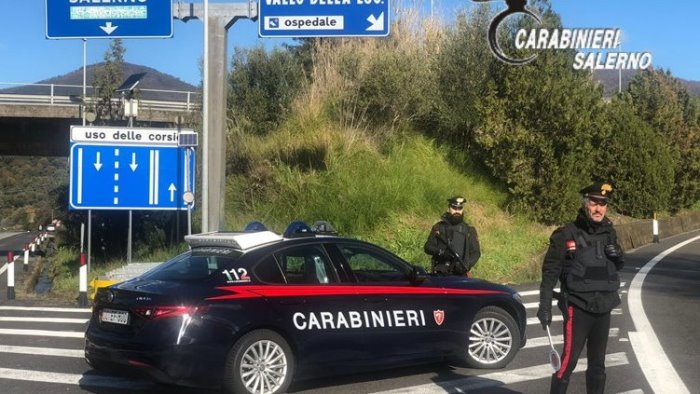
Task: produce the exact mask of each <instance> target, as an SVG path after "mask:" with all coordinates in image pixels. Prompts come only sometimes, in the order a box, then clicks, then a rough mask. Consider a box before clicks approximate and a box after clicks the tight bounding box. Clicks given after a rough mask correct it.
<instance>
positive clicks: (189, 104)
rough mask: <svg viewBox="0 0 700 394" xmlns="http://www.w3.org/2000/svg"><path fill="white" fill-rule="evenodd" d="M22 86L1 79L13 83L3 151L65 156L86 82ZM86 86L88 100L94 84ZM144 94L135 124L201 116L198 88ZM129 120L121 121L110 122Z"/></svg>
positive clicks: (3, 123)
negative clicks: (80, 84) (71, 128)
mask: <svg viewBox="0 0 700 394" xmlns="http://www.w3.org/2000/svg"><path fill="white" fill-rule="evenodd" d="M19 85H20V84H9V83H0V89H2V88H3V87H10V88H9V89H3V90H0V155H14V156H66V157H67V156H68V154H69V151H68V150H69V140H70V135H69V134H70V126H71V125H81V124H82V113H81V108H82V105H81V104H82V100H81V97H82V89H83V88H82V86H76V85H57V84H21V86H19ZM11 86H19V87H18V88H12V87H11ZM20 88H21V89H20ZM87 89H88V90H87V94H86V96H87V99H86V104H88V105H89V104H90V103H91V100H92V96H93V94H92V87H91V86H88V87H87ZM20 92H21V93H20ZM140 93H141V100H140V102H139V113H138V117H137V118H136V121H135V125H136V126H149V127H164V128H173V127H175V126H176V124H177V119H178V117H183V118H184V121H185V123H190V124H191V123H195V122H198V121H199V107H200V102H201V93H200V92H196V91H168V90H156V89H141V91H140ZM113 100H114V101H115V102H118V101H119V99H116V98H115V99H113ZM126 124H127V120H123V121H121V122H119V123H116V124H112V125H126Z"/></svg>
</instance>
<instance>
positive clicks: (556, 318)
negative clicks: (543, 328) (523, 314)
mask: <svg viewBox="0 0 700 394" xmlns="http://www.w3.org/2000/svg"><path fill="white" fill-rule="evenodd" d="M552 321H553V322H555V321H564V316H562V315H558V316H552ZM533 324H540V319H538V318H536V317H530V318H528V319H527V325H528V326H531V325H533Z"/></svg>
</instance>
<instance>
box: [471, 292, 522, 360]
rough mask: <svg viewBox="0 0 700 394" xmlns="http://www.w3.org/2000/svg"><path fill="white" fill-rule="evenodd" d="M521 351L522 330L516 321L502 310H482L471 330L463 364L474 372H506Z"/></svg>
mask: <svg viewBox="0 0 700 394" xmlns="http://www.w3.org/2000/svg"><path fill="white" fill-rule="evenodd" d="M518 349H520V330H519V329H518V326H517V324H516V323H515V320H513V318H512V317H511V316H510V314H508V312H506V311H504V310H503V309H501V308H498V307H495V306H488V307H486V308H483V309H481V310H480V311H479V312H478V313H477V314H476V316H475V317H474V321H473V322H472V325H471V328H470V330H469V343H468V349H467V352H466V354H465V355H464V361H465V362H466V364H467V365H468V366H470V367H472V368H482V369H495V368H503V367H505V366H506V365H508V363H509V362H510V361H511V360H512V359H513V357H515V354H516V353H517V352H518Z"/></svg>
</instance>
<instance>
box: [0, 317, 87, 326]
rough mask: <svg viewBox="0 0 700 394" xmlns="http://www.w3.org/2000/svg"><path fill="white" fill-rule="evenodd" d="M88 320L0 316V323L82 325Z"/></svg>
mask: <svg viewBox="0 0 700 394" xmlns="http://www.w3.org/2000/svg"><path fill="white" fill-rule="evenodd" d="M88 320H90V319H74V318H68V317H18V316H0V321H12V322H25V323H72V324H83V323H87V322H88Z"/></svg>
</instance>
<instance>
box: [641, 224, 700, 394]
mask: <svg viewBox="0 0 700 394" xmlns="http://www.w3.org/2000/svg"><path fill="white" fill-rule="evenodd" d="M698 239H700V236H697V237H693V238H691V239H689V240H687V241H684V242H681V243H679V244H677V245H675V246H673V247H671V248H668V249H666V250H664V251H663V252H661V253H659V254H658V255H657V256H656V257H654V258H653V259H651V260H649V262H648V263H646V264H645V265H644V266H643V267H642V269H640V270H639V272H637V274H635V276H634V279H633V280H632V284H631V285H630V290H629V297H627V305H628V306H629V313H630V316H632V322H634V327H635V329H636V330H637V331H636V332H632V331H631V332H630V333H629V339H630V343H631V344H632V350H633V351H634V354H635V355H636V356H637V360H638V361H639V366H640V367H641V369H642V372H644V376H645V377H646V378H647V381H648V382H649V385H650V386H651V389H652V390H653V391H654V392H655V393H659V394H661V393H673V394H684V393H690V392H689V391H688V388H687V387H686V386H685V384H684V383H683V381H682V380H681V378H680V376H678V372H676V370H675V369H674V368H673V364H671V361H669V359H668V356H666V353H665V352H664V348H663V347H662V346H661V343H660V342H659V338H657V337H656V334H655V333H654V328H653V327H652V326H651V323H649V319H648V318H647V315H646V313H645V312H644V306H643V305H642V285H643V284H644V280H645V279H646V276H647V273H649V271H651V269H652V268H654V266H655V265H656V264H657V263H658V262H659V261H661V260H662V259H663V258H664V257H666V256H668V255H669V254H671V253H673V252H674V251H676V250H678V249H680V248H682V247H683V246H685V245H687V244H689V243H691V242H695V241H697V240H698Z"/></svg>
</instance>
